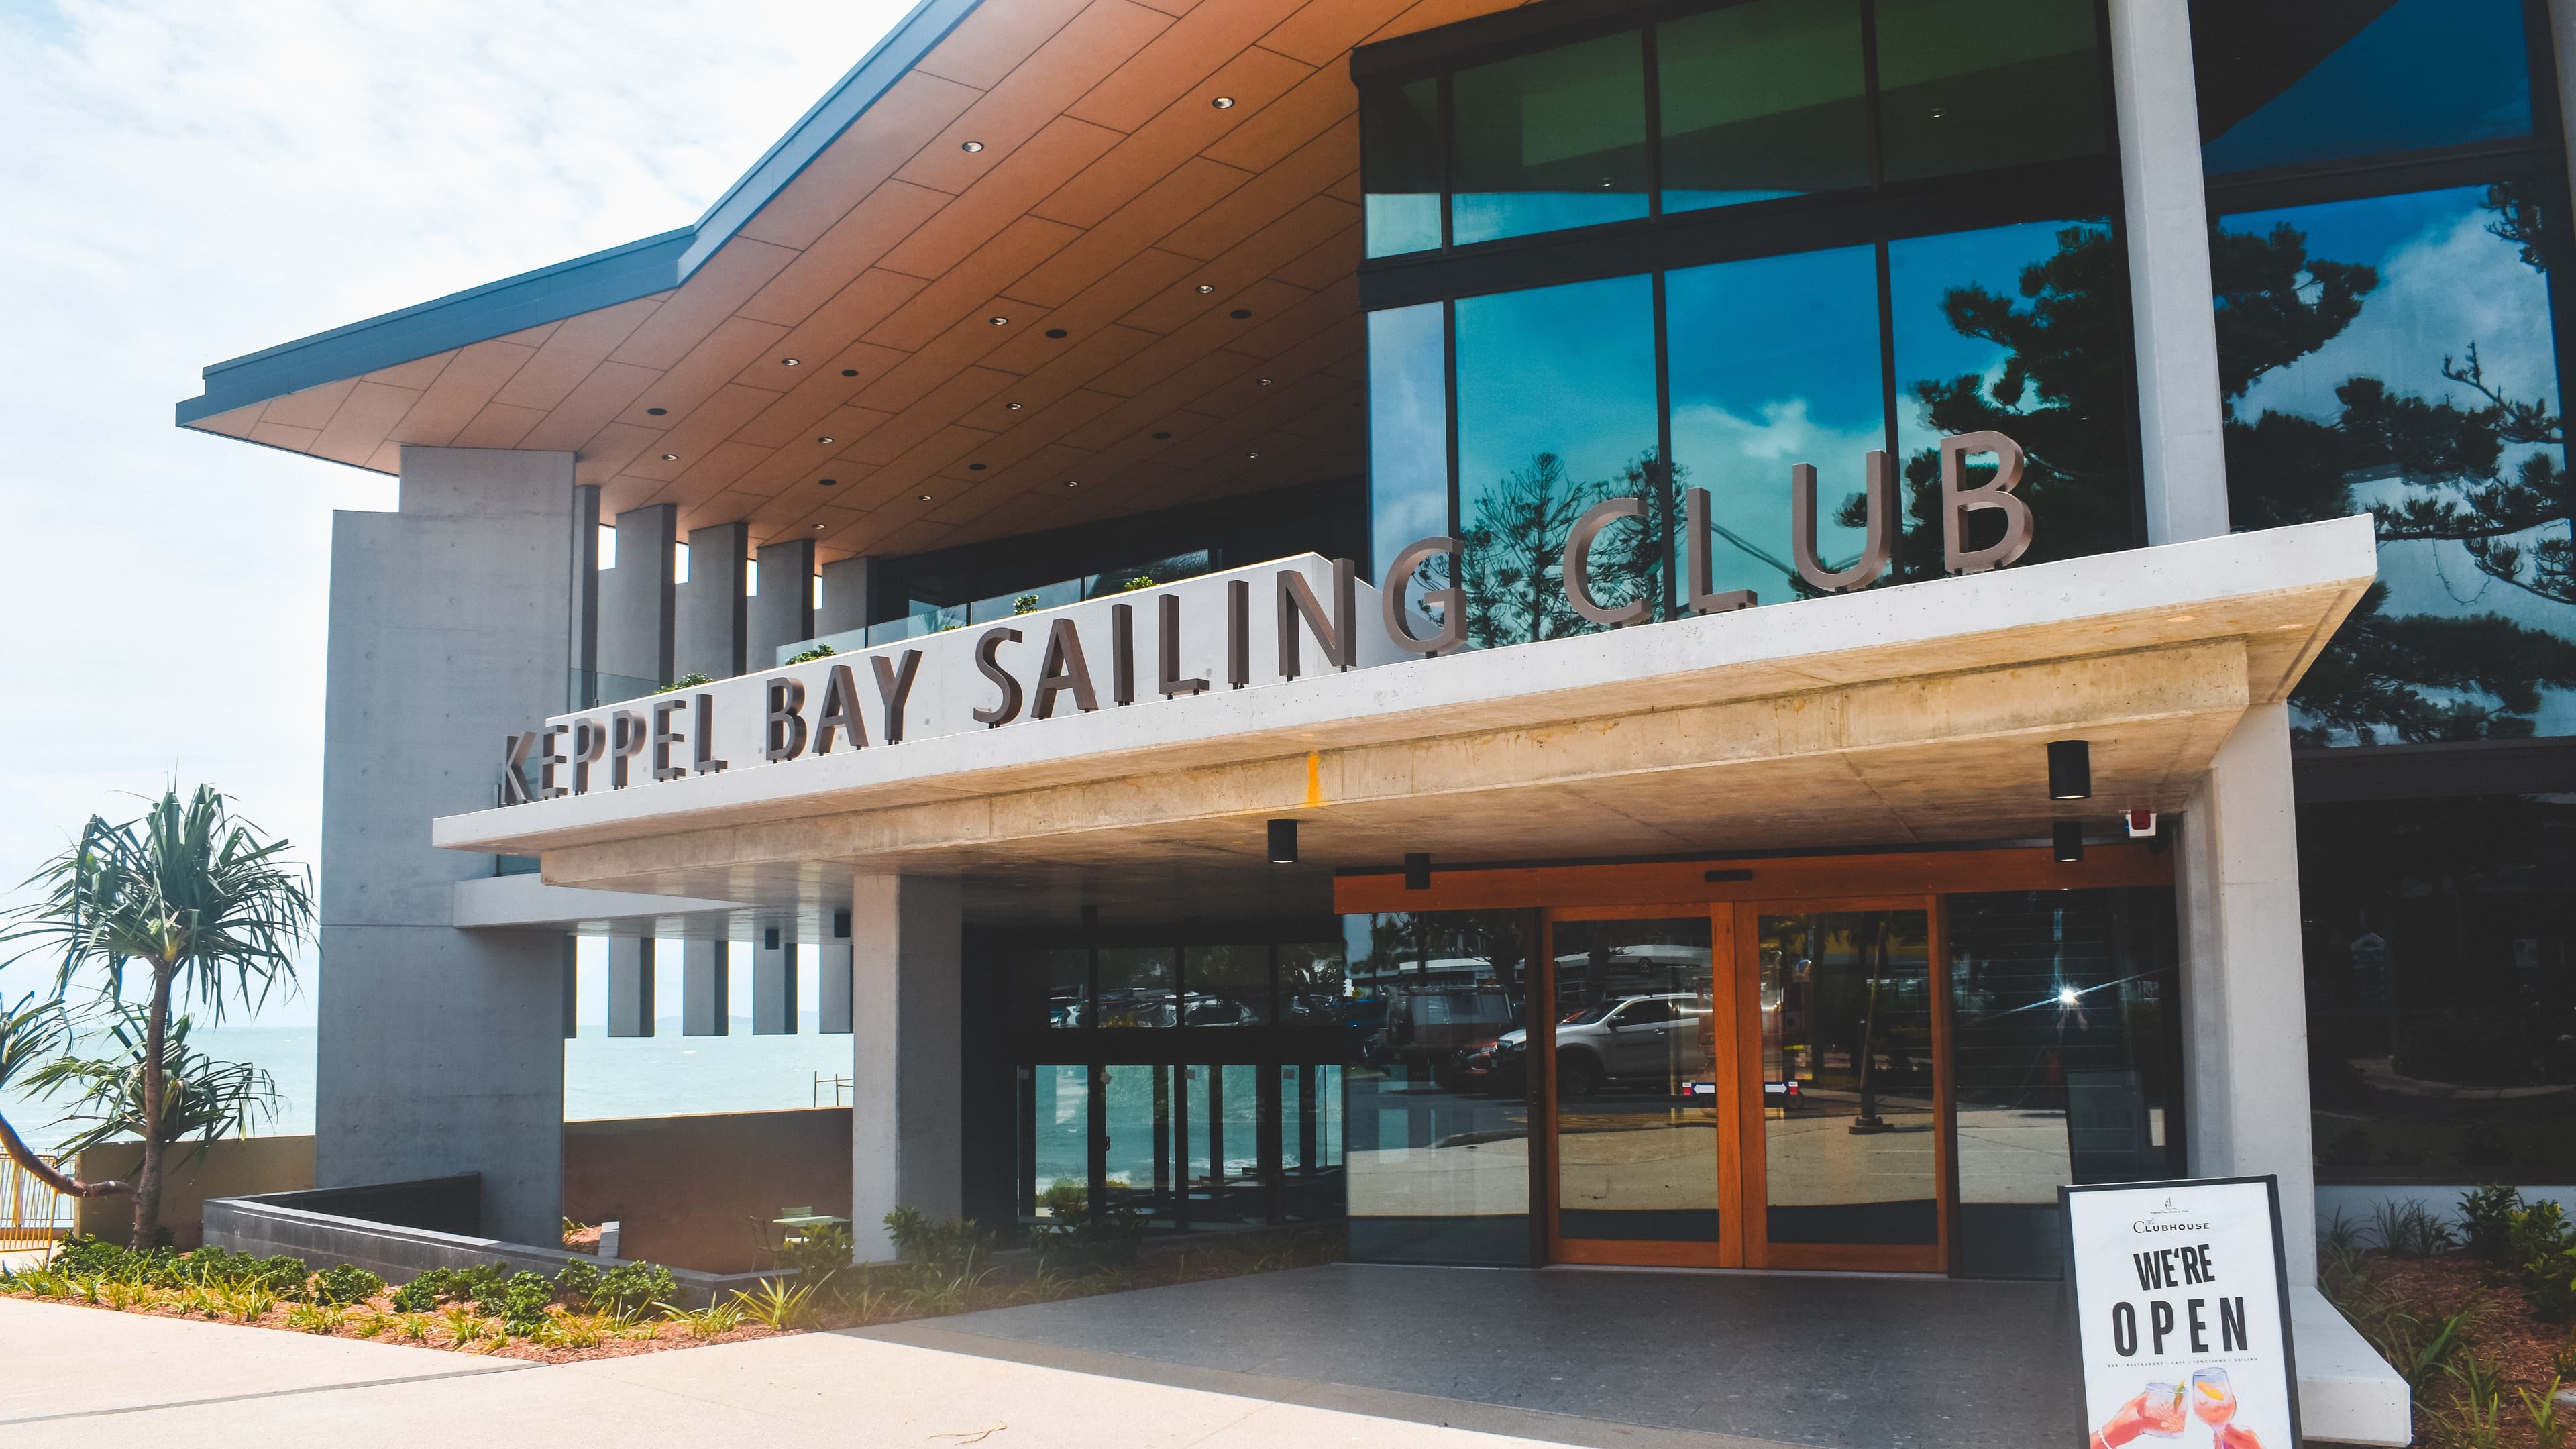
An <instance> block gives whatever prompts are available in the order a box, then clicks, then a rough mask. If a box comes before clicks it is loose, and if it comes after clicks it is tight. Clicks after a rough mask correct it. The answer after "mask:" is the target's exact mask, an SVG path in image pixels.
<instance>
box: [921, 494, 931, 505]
mask: <svg viewBox="0 0 2576 1449" xmlns="http://www.w3.org/2000/svg"><path fill="white" fill-rule="evenodd" d="M921 501H922V502H924V503H928V502H929V501H930V495H929V494H927V493H924V494H922V495H921Z"/></svg>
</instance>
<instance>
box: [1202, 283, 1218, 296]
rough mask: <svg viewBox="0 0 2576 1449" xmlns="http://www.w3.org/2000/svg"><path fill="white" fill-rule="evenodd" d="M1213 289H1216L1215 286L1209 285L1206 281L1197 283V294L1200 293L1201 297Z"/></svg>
mask: <svg viewBox="0 0 2576 1449" xmlns="http://www.w3.org/2000/svg"><path fill="white" fill-rule="evenodd" d="M1215 290H1216V288H1214V287H1211V286H1209V285H1208V284H1207V283H1205V282H1201V283H1199V295H1200V296H1202V297H1204V296H1206V295H1207V294H1209V293H1210V292H1213V291H1215Z"/></svg>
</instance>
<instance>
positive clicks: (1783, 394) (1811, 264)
mask: <svg viewBox="0 0 2576 1449" xmlns="http://www.w3.org/2000/svg"><path fill="white" fill-rule="evenodd" d="M1664 307H1665V317H1666V322H1665V335H1666V339H1667V341H1666V346H1667V348H1668V350H1669V352H1670V356H1671V368H1672V399H1673V460H1674V461H1675V462H1676V463H1677V464H1679V465H1680V466H1681V467H1683V468H1684V469H1686V470H1688V471H1687V472H1686V473H1685V474H1684V476H1683V478H1682V483H1683V485H1684V486H1685V487H1699V488H1706V489H1707V490H1708V491H1709V519H1710V522H1711V523H1712V524H1713V525H1714V526H1715V527H1716V528H1717V529H1720V530H1723V532H1720V533H1719V534H1718V537H1717V538H1716V540H1715V541H1714V543H1715V551H1714V552H1713V553H1712V554H1711V559H1712V560H1713V564H1714V569H1713V573H1714V577H1715V584H1714V587H1716V588H1717V589H1719V590H1726V589H1752V590H1753V591H1754V592H1755V594H1756V595H1757V596H1758V597H1759V599H1760V601H1761V602H1763V603H1766V604H1776V603H1781V602H1783V601H1785V600H1787V599H1789V598H1791V597H1794V595H1793V593H1792V591H1791V584H1790V580H1791V579H1792V578H1793V577H1794V573H1793V572H1792V566H1791V563H1790V559H1789V468H1790V465H1791V464H1793V463H1812V464H1814V465H1815V466H1816V474H1817V488H1816V492H1817V498H1818V506H1817V509H1816V515H1817V537H1818V541H1819V542H1818V549H1819V552H1821V553H1822V554H1823V555H1824V556H1825V563H1826V566H1827V567H1829V568H1830V567H1837V566H1840V565H1842V564H1844V563H1847V562H1848V561H1849V560H1850V558H1851V557H1852V555H1854V554H1856V553H1858V552H1859V550H1860V544H1861V537H1862V535H1861V531H1860V530H1859V529H1856V528H1843V527H1840V526H1838V525H1836V524H1835V523H1834V522H1833V515H1834V512H1835V509H1836V508H1837V507H1838V506H1839V503H1840V501H1841V500H1842V499H1843V498H1844V497H1845V496H1846V495H1849V494H1851V493H1854V492H1857V491H1858V490H1859V487H1860V479H1861V456H1862V454H1864V453H1865V452H1867V451H1869V450H1870V449H1873V448H1884V447H1886V446H1887V439H1886V431H1885V404H1884V402H1883V400H1882V398H1881V396H1880V392H1879V372H1878V275H1877V263H1876V259H1875V258H1874V256H1873V255H1872V252H1871V249H1870V248H1868V247H1846V248H1842V249H1839V250H1836V251H1828V252H1809V253H1805V254H1803V255H1798V256H1787V257H1767V258H1764V259H1761V260H1759V261H1748V262H1728V263H1724V264H1721V265H1718V266H1713V267H1695V268H1692V269H1691V270H1688V271H1679V272H1673V273H1671V274H1669V275H1668V276H1667V277H1666V278H1665V280H1664Z"/></svg>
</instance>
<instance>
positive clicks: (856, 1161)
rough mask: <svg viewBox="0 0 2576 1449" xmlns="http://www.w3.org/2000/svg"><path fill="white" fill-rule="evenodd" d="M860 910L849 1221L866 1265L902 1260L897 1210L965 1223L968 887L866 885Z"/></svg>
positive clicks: (872, 880)
mask: <svg viewBox="0 0 2576 1449" xmlns="http://www.w3.org/2000/svg"><path fill="white" fill-rule="evenodd" d="M854 884H855V889H854V891H853V900H852V902H851V911H850V925H851V931H850V945H851V955H852V962H851V967H852V969H851V981H852V1017H853V1019H854V1020H855V1022H856V1024H857V1027H858V1031H857V1034H856V1035H855V1036H854V1037H853V1038H852V1040H851V1057H852V1067H851V1078H852V1084H853V1092H852V1096H851V1101H852V1102H853V1103H854V1104H855V1105H854V1106H853V1107H852V1108H851V1110H850V1172H851V1181H850V1217H851V1220H852V1221H853V1222H854V1223H855V1224H856V1231H857V1233H858V1238H859V1245H860V1249H859V1256H860V1257H861V1258H864V1259H871V1260H877V1261H883V1260H885V1259H889V1258H892V1257H893V1256H894V1245H893V1241H892V1240H891V1239H889V1238H888V1237H886V1236H885V1231H884V1228H883V1226H882V1224H883V1222H884V1219H885V1215H886V1214H887V1213H889V1212H891V1211H893V1210H894V1209H895V1208H897V1207H909V1208H916V1209H918V1210H920V1211H921V1212H922V1213H923V1214H925V1215H927V1216H929V1217H932V1218H949V1217H955V1216H957V1214H958V1212H959V1211H960V1207H961V1203H962V1201H963V1180H964V1172H965V1167H964V1159H963V1157H962V1156H961V1154H960V1153H959V1150H958V1145H957V1141H958V1132H959V1129H960V1126H961V1121H962V1113H961V1110H960V1100H959V1098H960V1089H959V1082H958V1063H959V1033H960V1031H961V1030H962V1017H961V1010H960V1000H959V993H960V988H959V985H958V971H959V965H960V955H961V949H960V915H961V897H960V892H959V890H958V885H957V882H956V881H954V880H936V879H929V878H925V877H908V876H860V877H859V878H858V879H857V881H856V882H855V883H854Z"/></svg>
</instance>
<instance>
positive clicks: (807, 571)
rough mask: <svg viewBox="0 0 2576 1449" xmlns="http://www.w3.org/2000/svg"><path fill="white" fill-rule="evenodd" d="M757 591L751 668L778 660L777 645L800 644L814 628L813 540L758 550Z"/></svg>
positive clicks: (754, 604) (788, 542) (753, 615)
mask: <svg viewBox="0 0 2576 1449" xmlns="http://www.w3.org/2000/svg"><path fill="white" fill-rule="evenodd" d="M759 582H760V592H759V593H757V594H754V595H753V596H752V599H751V667H752V668H754V669H768V668H771V667H773V666H774V665H776V664H777V663H778V646H779V645H781V644H800V643H803V642H804V641H805V640H808V639H811V638H813V637H814V636H815V635H816V634H817V633H819V632H821V631H819V630H817V629H816V628H815V627H814V540H812V539H810V538H791V539H789V540H788V541H787V542H785V543H773V544H771V545H769V546H768V547H766V548H764V549H762V550H761V551H760V580H759Z"/></svg>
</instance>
